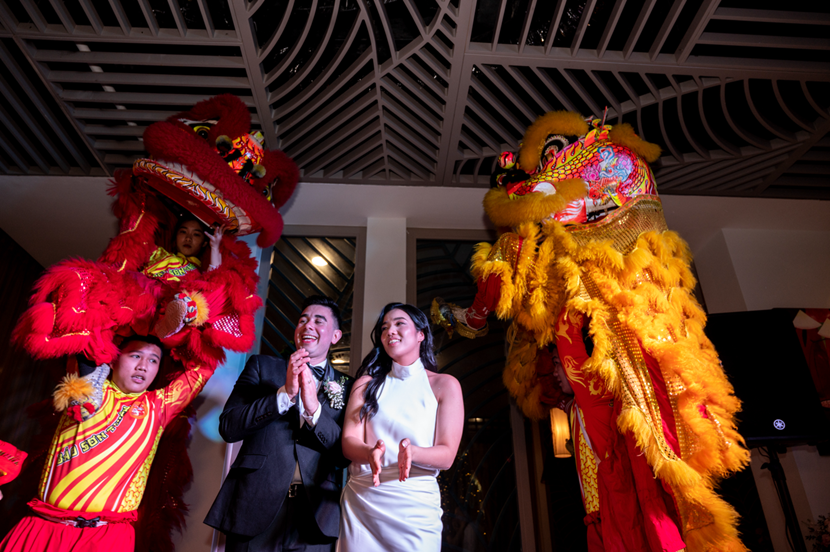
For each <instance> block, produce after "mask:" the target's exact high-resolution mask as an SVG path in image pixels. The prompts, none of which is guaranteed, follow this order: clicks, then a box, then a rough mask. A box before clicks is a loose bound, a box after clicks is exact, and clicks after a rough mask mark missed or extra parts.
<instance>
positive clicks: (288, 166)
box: [254, 150, 300, 209]
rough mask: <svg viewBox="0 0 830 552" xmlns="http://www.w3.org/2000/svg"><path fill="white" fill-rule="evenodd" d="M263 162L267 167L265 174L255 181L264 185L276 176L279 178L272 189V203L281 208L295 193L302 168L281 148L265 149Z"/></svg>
mask: <svg viewBox="0 0 830 552" xmlns="http://www.w3.org/2000/svg"><path fill="white" fill-rule="evenodd" d="M261 164H262V166H263V167H265V176H264V177H263V178H260V179H257V180H254V182H261V183H262V186H263V187H264V186H265V185H266V184H267V183H268V182H271V181H272V180H274V177H277V178H279V180H278V181H276V182H274V188H273V189H272V190H271V203H273V204H274V207H276V208H277V209H279V208H280V207H282V206H283V205H285V203H286V202H287V201H288V200H289V199H290V198H291V194H293V193H294V189H295V188H296V187H297V181H299V179H300V169H298V168H297V165H296V164H295V163H294V160H293V159H291V158H290V157H288V156H287V155H286V154H285V153H283V152H281V151H280V150H265V152H264V157H263V159H262V163H261Z"/></svg>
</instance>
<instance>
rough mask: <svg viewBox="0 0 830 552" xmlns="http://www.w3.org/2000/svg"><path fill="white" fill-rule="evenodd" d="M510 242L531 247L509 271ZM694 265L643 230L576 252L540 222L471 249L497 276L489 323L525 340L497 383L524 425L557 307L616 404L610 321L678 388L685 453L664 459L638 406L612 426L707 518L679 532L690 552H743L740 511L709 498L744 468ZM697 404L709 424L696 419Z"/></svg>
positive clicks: (745, 455)
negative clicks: (589, 342) (619, 243)
mask: <svg viewBox="0 0 830 552" xmlns="http://www.w3.org/2000/svg"><path fill="white" fill-rule="evenodd" d="M488 214H489V213H488ZM491 218H492V217H491ZM517 239H522V240H524V242H525V243H527V244H532V245H533V247H522V250H521V252H520V254H519V255H518V257H517V258H516V262H515V263H514V264H511V263H509V262H506V261H505V260H504V255H502V253H505V251H506V250H507V249H506V248H507V247H509V246H510V244H515V243H516V240H517ZM690 260H691V255H690V253H689V251H688V248H687V246H686V244H685V242H683V240H682V239H680V237H679V236H678V235H677V234H675V233H674V232H658V231H651V232H645V233H643V234H642V235H640V236H639V238H638V239H637V241H636V244H635V247H634V248H633V250H631V251H630V252H629V253H628V254H625V255H624V254H622V253H620V252H619V251H617V250H615V249H614V248H613V244H612V243H611V242H610V241H606V242H594V243H590V244H588V245H583V246H579V245H577V244H576V242H575V241H574V240H573V238H572V237H571V235H570V234H569V233H568V232H567V231H566V230H565V228H564V227H563V226H562V225H561V224H559V223H558V222H555V221H547V222H545V224H544V225H542V226H540V225H537V224H524V225H518V228H517V229H516V233H515V234H504V235H502V237H501V238H500V239H499V241H498V242H497V243H496V245H494V246H493V247H489V246H487V245H479V246H478V247H477V249H476V253H475V255H474V257H473V274H475V275H476V277H482V276H487V275H489V274H498V275H499V276H500V277H501V278H502V282H503V287H502V290H501V292H502V293H501V297H500V299H499V303H498V307H497V315H498V316H499V317H500V318H504V319H506V318H513V320H514V325H518V326H520V329H519V330H518V331H525V332H526V333H527V336H524V337H521V339H520V341H521V342H522V343H520V344H517V343H516V342H515V341H514V342H513V347H512V348H511V354H510V356H509V358H508V361H507V366H506V368H505V372H504V375H503V380H504V384H505V386H506V387H507V389H508V390H509V391H510V393H511V395H512V396H513V397H515V398H516V401H517V403H518V405H519V406H520V408H521V409H522V411H523V412H524V413H525V415H526V416H528V417H530V418H533V419H542V418H544V417H545V416H547V412H546V409H545V408H544V407H543V405H542V404H541V403H540V401H539V395H540V393H541V386H540V385H539V384H538V382H537V381H536V370H535V352H534V351H533V349H534V347H533V345H534V342H535V346H536V347H537V348H538V347H543V346H546V345H548V344H549V343H551V342H552V341H553V340H554V339H555V334H554V331H555V328H554V326H555V319H556V316H557V315H558V313H559V312H560V311H561V309H562V307H566V308H567V309H568V310H569V312H571V313H582V314H584V315H587V316H589V317H590V324H589V333H590V334H591V336H592V339H593V342H594V351H593V354H592V356H591V358H590V359H589V360H588V361H587V362H586V363H585V365H584V366H583V370H584V371H585V372H588V373H595V374H598V375H599V376H600V377H601V378H602V379H603V381H604V382H605V384H606V385H607V387H608V388H609V389H610V390H611V391H612V392H613V393H614V395H615V396H616V397H617V398H618V399H620V398H621V397H622V396H623V382H622V381H621V378H620V375H619V368H618V367H617V365H616V362H615V361H614V360H613V358H614V357H613V355H612V350H613V347H614V343H615V340H616V339H617V336H616V335H615V334H614V333H613V331H612V329H611V327H612V326H611V325H610V321H611V319H612V316H616V317H617V320H618V321H619V323H620V324H622V325H623V326H624V327H627V328H628V329H630V330H631V331H632V332H633V333H634V334H635V336H636V337H637V339H638V340H639V342H640V343H641V344H642V346H643V348H644V349H645V350H646V351H647V352H648V353H649V354H650V355H651V356H652V357H654V358H655V359H656V360H657V362H658V363H659V366H660V368H661V370H662V372H663V376H664V378H666V379H667V380H669V379H670V378H672V379H674V380H675V381H678V382H679V383H681V384H682V386H683V390H682V391H681V392H680V393H679V395H678V396H677V417H676V422H677V424H678V428H679V430H684V435H686V436H687V438H688V441H689V443H690V445H689V446H688V450H686V453H687V454H686V455H684V456H683V458H682V460H680V459H675V460H672V459H669V458H666V457H664V455H663V454H662V453H661V450H660V448H659V446H658V442H657V440H656V437H655V431H656V430H657V429H659V428H655V427H654V424H653V423H652V422H651V421H650V419H649V418H648V417H647V416H646V415H645V413H644V412H643V411H641V410H639V409H638V408H636V407H628V408H625V409H624V410H623V411H622V412H621V414H620V416H619V418H618V420H617V425H618V428H619V430H620V431H623V432H630V433H631V435H632V437H633V438H634V439H635V440H636V443H637V445H638V446H639V448H640V450H642V451H643V453H644V454H645V456H646V459H647V461H648V463H649V465H650V466H651V467H652V468H653V469H654V473H655V475H656V476H657V477H659V478H660V479H661V480H662V481H665V482H666V483H667V484H668V485H670V486H671V488H672V489H673V490H674V494H675V496H676V498H678V500H679V501H680V502H682V503H683V504H684V505H685V506H683V505H681V509H683V508H684V507H685V508H686V509H687V510H688V509H693V510H695V511H697V512H698V513H700V514H701V515H699V516H696V519H704V520H708V523H700V524H699V526H692V525H687V526H686V528H685V530H684V538H685V540H686V543H687V545H688V550H689V551H690V552H709V551H721V550H727V551H733V550H734V551H742V550H745V547H744V546H743V544H742V543H741V541H740V539H739V537H738V533H737V529H736V524H737V514H736V513H735V511H734V509H733V508H732V507H731V506H730V505H729V504H727V503H726V502H725V501H723V500H722V499H721V498H720V497H718V496H717V494H716V493H715V492H714V490H713V487H714V485H715V483H716V482H717V481H718V480H719V479H721V478H723V477H725V476H727V475H729V474H730V473H733V472H734V471H737V470H739V469H742V468H743V467H744V466H746V465H747V463H748V462H749V452H748V451H747V450H746V449H745V448H744V446H743V445H744V442H743V439H742V438H741V436H740V434H739V433H738V432H737V428H736V423H735V414H736V413H737V412H738V411H739V410H740V401H739V400H738V399H737V398H736V397H735V396H734V392H733V388H732V386H731V384H730V383H729V381H728V380H727V378H726V376H725V374H724V372H723V369H722V368H721V366H720V363H719V361H718V357H717V353H716V352H715V351H714V349H713V347H712V345H711V343H710V342H709V340H708V339H707V338H706V336H705V334H704V333H703V328H704V326H705V323H706V316H705V314H704V312H703V310H702V309H701V308H700V305H699V304H698V303H697V301H696V300H695V299H694V297H693V295H692V291H693V289H694V285H695V280H694V277H693V275H692V273H691V270H690V269H689V262H690ZM584 276H589V277H590V278H591V279H592V280H593V281H594V282H595V284H596V286H597V288H598V289H599V293H600V296H599V297H591V298H586V296H584V295H580V282H581V281H582V278H583V277H584ZM514 339H517V338H514ZM702 405H703V406H705V408H706V417H704V416H703V415H702V414H701V412H700V408H701V406H702ZM683 428H685V429H683ZM660 430H661V429H660Z"/></svg>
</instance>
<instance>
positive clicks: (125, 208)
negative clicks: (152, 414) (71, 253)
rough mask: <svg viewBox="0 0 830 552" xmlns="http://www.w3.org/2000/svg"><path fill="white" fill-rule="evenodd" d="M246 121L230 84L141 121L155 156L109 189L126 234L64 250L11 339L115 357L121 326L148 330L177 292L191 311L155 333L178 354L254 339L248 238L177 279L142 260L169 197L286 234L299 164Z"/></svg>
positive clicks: (217, 355) (202, 360)
mask: <svg viewBox="0 0 830 552" xmlns="http://www.w3.org/2000/svg"><path fill="white" fill-rule="evenodd" d="M250 121H251V118H250V113H249V112H248V109H247V107H245V105H244V104H243V103H242V101H241V100H239V98H237V97H236V96H232V95H230V94H225V95H222V96H217V97H215V98H212V99H210V100H206V101H203V102H200V103H198V104H197V105H196V106H195V107H194V108H193V109H192V110H190V111H188V112H185V113H179V114H177V115H174V116H172V117H170V118H169V119H168V120H166V121H162V122H158V123H154V124H152V125H150V126H149V127H148V128H147V130H146V131H145V132H144V146H145V147H146V149H147V151H148V152H149V153H150V158H149V159H139V160H137V161H136V162H135V164H134V165H133V171H132V173H130V172H127V171H123V172H120V173H118V174H117V175H116V178H115V181H114V183H113V187H112V188H111V190H110V193H111V194H112V195H115V196H116V200H115V204H114V205H113V212H114V213H115V215H116V217H118V219H119V221H120V225H119V226H120V228H119V234H118V235H117V236H116V237H114V238H113V239H112V240H111V241H110V244H109V246H107V249H106V250H105V251H104V253H103V255H102V256H101V257H100V259H99V260H98V261H97V262H91V261H84V260H77V259H71V260H67V261H63V262H60V263H58V264H57V265H55V266H53V267H52V268H50V269H49V270H48V271H47V272H46V274H44V276H43V277H41V278H40V280H38V282H37V284H36V286H35V293H34V295H33V296H32V299H31V304H32V307H31V308H30V309H29V310H28V311H26V313H25V314H24V315H23V317H22V318H21V320H20V322H19V323H18V325H17V328H16V329H15V332H14V339H15V340H16V341H17V342H18V343H22V344H23V345H24V346H25V347H26V349H27V351H29V353H30V354H31V355H32V356H34V357H35V358H53V357H61V356H64V355H68V354H74V353H84V354H85V355H87V357H89V358H90V359H92V360H94V361H96V362H97V363H99V364H101V363H105V362H110V361H112V360H113V359H114V358H115V357H116V356H117V354H118V348H117V347H116V345H115V343H114V338H115V336H116V335H119V334H120V335H129V334H131V333H133V332H135V333H139V334H142V335H146V334H147V333H148V331H149V330H150V328H152V323H153V322H154V320H155V319H156V318H157V315H158V307H159V305H166V304H167V303H169V302H170V301H171V300H172V299H173V298H174V297H175V296H176V295H177V294H182V295H183V296H185V297H188V298H190V299H191V300H192V301H193V303H195V304H196V305H197V308H198V313H197V314H196V316H195V319H194V320H192V321H191V322H189V323H188V324H187V325H186V326H185V328H184V329H183V330H182V331H180V332H178V333H176V334H174V335H172V336H169V337H167V336H159V337H161V338H164V337H166V339H164V342H165V345H168V346H170V347H172V352H173V355H174V357H175V358H177V359H179V360H181V361H183V362H186V361H195V362H198V363H199V364H202V365H208V366H212V367H213V368H215V367H216V366H217V365H218V364H219V363H220V362H222V361H223V360H224V352H223V351H222V349H223V348H227V349H231V350H234V351H240V352H245V351H247V350H249V349H250V348H251V345H252V344H253V340H254V333H255V332H254V313H255V312H256V310H257V309H258V308H259V307H260V306H261V301H260V299H259V297H258V296H257V282H258V275H257V273H256V260H255V259H251V258H250V257H251V251H250V248H249V247H248V246H247V245H246V244H244V243H243V242H239V241H237V240H236V239H234V238H233V237H232V236H226V237H225V238H224V239H223V241H222V244H221V251H222V259H223V262H222V264H221V266H219V267H217V268H215V269H214V270H210V271H205V272H200V271H199V270H192V271H190V272H188V273H187V274H186V275H184V276H182V277H181V278H180V279H179V280H178V281H167V282H166V283H162V282H161V281H160V280H157V279H152V278H149V277H146V276H145V275H144V274H142V273H141V270H142V267H143V266H144V265H145V264H146V263H147V262H148V260H149V259H150V257H151V255H152V254H153V252H154V251H156V249H157V248H158V247H159V246H160V245H161V246H164V245H166V244H165V241H166V240H164V238H165V237H166V236H165V230H166V232H167V233H168V234H169V233H170V232H171V231H172V227H173V224H174V222H173V221H174V215H173V213H171V211H170V209H168V208H167V207H166V204H169V200H172V201H173V202H175V203H177V204H178V205H180V206H182V207H183V208H185V209H187V210H189V211H190V212H192V213H193V214H194V215H195V216H197V217H199V218H200V219H201V220H202V221H203V222H205V223H206V224H209V225H210V224H214V223H218V224H224V225H225V226H227V227H228V229H229V231H230V232H235V233H236V234H237V235H245V234H251V233H254V232H260V235H259V238H258V239H257V243H258V244H259V245H260V246H262V247H268V246H271V245H273V244H274V243H275V242H276V241H277V240H278V239H279V236H280V233H281V232H282V225H283V224H282V217H281V216H280V214H279V212H278V211H277V209H278V208H279V207H281V206H282V205H283V204H284V203H285V202H286V201H287V200H288V198H289V197H290V196H291V194H292V193H293V190H294V187H295V185H296V183H297V174H298V173H297V168H296V166H295V165H294V163H293V161H291V160H290V159H289V158H288V157H287V156H286V155H285V154H283V153H282V152H280V151H268V150H263V149H262V148H261V147H260V145H259V143H258V141H257V139H256V137H254V136H252V135H250V134H249V133H250ZM162 197H164V198H165V199H164V200H163V199H162ZM157 242H160V243H157Z"/></svg>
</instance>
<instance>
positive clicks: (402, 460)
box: [398, 438, 412, 481]
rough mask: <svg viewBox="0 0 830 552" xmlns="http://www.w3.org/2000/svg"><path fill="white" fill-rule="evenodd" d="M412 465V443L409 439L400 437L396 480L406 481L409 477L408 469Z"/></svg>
mask: <svg viewBox="0 0 830 552" xmlns="http://www.w3.org/2000/svg"><path fill="white" fill-rule="evenodd" d="M411 467H412V444H411V443H410V441H409V439H406V438H404V439H401V444H400V446H399V447H398V470H399V471H400V474H399V475H398V481H406V479H407V478H408V477H409V469H410V468H411Z"/></svg>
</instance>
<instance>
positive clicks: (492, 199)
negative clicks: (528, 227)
mask: <svg viewBox="0 0 830 552" xmlns="http://www.w3.org/2000/svg"><path fill="white" fill-rule="evenodd" d="M553 184H554V186H556V193H555V194H541V193H531V194H527V195H524V196H519V197H516V198H514V199H511V198H510V196H509V195H507V190H505V189H504V188H493V189H491V190H490V191H489V192H487V193H486V194H485V195H484V212H485V213H487V216H488V217H490V220H491V221H493V224H495V225H496V226H501V227H510V228H512V227H515V226H518V225H520V224H522V223H525V222H542V221H543V220H545V219H546V218H548V217H549V216H551V215H552V214H553V213H556V212H557V211H561V210H562V209H564V208H565V206H566V205H567V204H568V203H570V202H571V201H573V200H575V199H579V198H581V197H585V196H586V195H588V185H587V184H586V183H585V181H584V180H582V179H579V178H574V179H571V180H561V181H559V182H554V183H553Z"/></svg>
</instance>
